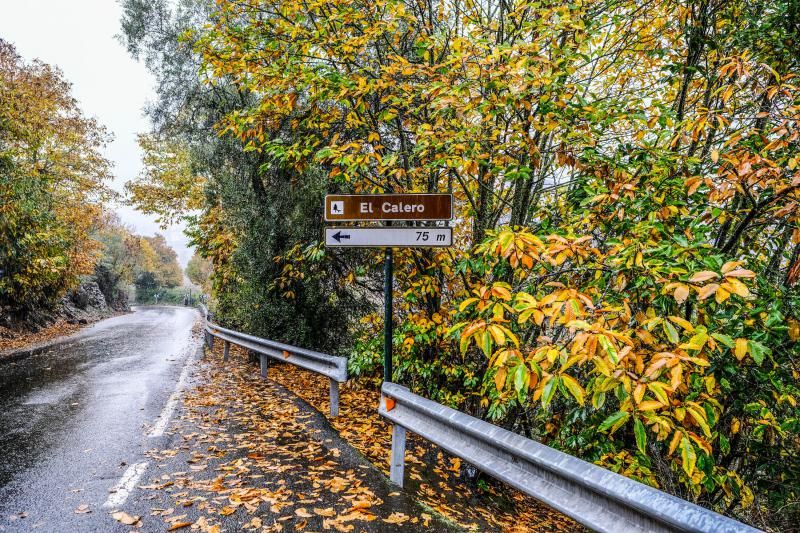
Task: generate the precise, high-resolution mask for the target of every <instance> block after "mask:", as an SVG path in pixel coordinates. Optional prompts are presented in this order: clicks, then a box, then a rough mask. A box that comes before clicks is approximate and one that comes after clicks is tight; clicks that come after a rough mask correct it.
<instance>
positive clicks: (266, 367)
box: [259, 353, 269, 379]
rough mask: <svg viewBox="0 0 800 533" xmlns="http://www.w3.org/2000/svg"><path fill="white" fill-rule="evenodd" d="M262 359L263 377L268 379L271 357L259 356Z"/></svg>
mask: <svg viewBox="0 0 800 533" xmlns="http://www.w3.org/2000/svg"><path fill="white" fill-rule="evenodd" d="M259 355H260V359H261V377H262V378H264V379H267V370H269V357H267V356H266V355H264V354H263V353H262V354H259Z"/></svg>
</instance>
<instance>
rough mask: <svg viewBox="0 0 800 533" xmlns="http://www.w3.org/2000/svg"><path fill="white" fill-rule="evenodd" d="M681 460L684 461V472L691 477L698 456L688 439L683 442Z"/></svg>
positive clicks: (684, 438)
mask: <svg viewBox="0 0 800 533" xmlns="http://www.w3.org/2000/svg"><path fill="white" fill-rule="evenodd" d="M681 459H683V465H682V467H683V471H684V472H686V475H687V476H689V477H691V476H692V472H694V465H695V464H696V463H697V454H696V453H695V451H694V446H692V443H691V442H689V439H688V438H686V437H683V439H682V440H681Z"/></svg>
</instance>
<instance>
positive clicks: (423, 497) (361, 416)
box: [208, 342, 584, 532]
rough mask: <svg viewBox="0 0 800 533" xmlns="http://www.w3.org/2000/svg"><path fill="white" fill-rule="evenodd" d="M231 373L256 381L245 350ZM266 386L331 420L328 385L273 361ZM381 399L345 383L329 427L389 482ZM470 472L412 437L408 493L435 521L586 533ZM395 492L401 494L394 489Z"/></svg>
mask: <svg viewBox="0 0 800 533" xmlns="http://www.w3.org/2000/svg"><path fill="white" fill-rule="evenodd" d="M222 344H223V343H221V342H216V343H215V353H214V355H213V356H211V355H210V354H209V356H208V357H209V358H211V357H213V360H211V361H210V362H212V363H215V364H216V365H222ZM231 354H232V357H231V361H230V363H229V367H230V368H232V369H235V372H236V373H242V374H241V375H242V376H243V377H245V376H246V377H247V379H248V380H249V379H256V380H257V379H258V377H257V376H258V370H257V367H255V366H253V365H252V364H248V362H247V357H246V355H245V352H244V350H242V349H240V348H238V347H236V346H232V347H231ZM269 381H275V382H277V383H279V384H281V385H282V386H283V387H285V388H286V389H287V390H289V391H291V392H292V393H294V394H296V395H297V396H299V397H300V398H302V399H303V400H304V401H305V402H307V403H308V404H310V405H311V406H313V407H314V408H315V409H316V410H317V411H318V412H319V413H328V412H329V411H328V409H329V395H328V380H327V378H325V377H323V376H320V375H318V374H314V373H312V372H308V371H305V370H302V369H299V368H297V367H295V366H292V365H289V364H280V363H276V362H275V363H274V364H273V362H271V366H270V369H269ZM379 397H380V394H379V392H378V391H377V390H374V389H371V388H364V387H361V386H359V384H358V383H357V382H355V381H350V382H348V383H346V384H342V386H341V391H340V404H339V409H340V416H338V417H336V418H334V419H332V420H327V418H326V421H327V423H329V424H330V425H331V426H332V427H333V428H334V429H335V430H336V431H337V432H338V434H339V436H340V437H341V438H342V439H343V440H344V441H345V442H346V443H347V444H348V445H349V446H352V447H353V448H354V449H355V450H357V451H358V452H359V453H360V454H361V455H363V456H364V458H365V459H366V460H367V461H369V463H371V465H373V467H374V468H376V469H378V470H379V471H380V472H382V473H383V475H384V476H386V477H388V474H389V450H390V449H391V427H390V425H389V424H388V423H386V422H385V421H384V420H383V419H382V418H381V417H380V416H379V415H378V412H377V407H378V400H379ZM469 469H472V470H473V471H474V469H473V468H472V467H471V466H470V465H467V464H462V461H461V459H459V458H457V457H452V456H450V455H449V454H447V453H445V452H444V451H443V450H441V449H440V448H438V447H437V446H435V445H433V444H431V443H429V442H427V441H425V440H424V439H422V438H420V437H418V436H416V435H413V434H409V440H408V443H407V450H406V487H405V489H404V490H402V492H403V493H404V494H407V495H409V496H410V497H412V498H413V499H414V500H416V501H418V502H419V503H420V504H422V505H424V506H425V507H426V508H428V509H430V510H432V511H434V512H435V514H438V515H441V516H444V517H446V519H447V520H448V521H449V522H451V523H453V524H458V526H459V527H461V528H463V529H465V530H470V531H514V532H522V531H526V532H527V531H583V530H584V529H583V528H582V527H581V526H580V525H579V524H577V523H575V522H574V521H573V520H571V519H570V518H568V517H566V516H564V515H562V514H560V513H559V512H557V511H554V510H553V509H550V508H549V507H547V506H545V505H543V504H541V503H540V502H538V501H537V500H535V499H534V498H531V497H528V496H526V495H524V494H522V493H520V492H518V491H516V490H514V489H512V488H510V487H508V486H505V485H502V484H499V483H495V482H494V481H493V480H491V479H488V478H487V479H483V480H481V481H478V482H477V483H475V482H468V481H465V479H464V477H463V473H464V472H465V471H467V470H469ZM398 490H399V489H398Z"/></svg>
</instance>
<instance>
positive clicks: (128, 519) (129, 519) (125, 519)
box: [111, 511, 139, 526]
mask: <svg viewBox="0 0 800 533" xmlns="http://www.w3.org/2000/svg"><path fill="white" fill-rule="evenodd" d="M111 516H112V517H113V518H114V520H116V521H117V522H121V523H123V524H125V525H126V526H132V525H134V524H136V523H137V522H138V521H139V517H138V516H131V515H129V514H128V513H125V512H123V511H117V512H115V513H111Z"/></svg>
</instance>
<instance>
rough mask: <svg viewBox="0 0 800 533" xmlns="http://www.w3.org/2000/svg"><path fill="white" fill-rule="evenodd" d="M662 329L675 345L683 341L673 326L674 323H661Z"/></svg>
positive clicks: (666, 321)
mask: <svg viewBox="0 0 800 533" xmlns="http://www.w3.org/2000/svg"><path fill="white" fill-rule="evenodd" d="M661 327H663V328H664V333H666V334H667V338H668V339H669V340H670V342H672V343H673V344H677V343H678V342H680V340H681V336H680V335H678V330H677V329H675V326H673V325H672V322H670V321H668V320H665V321H663V322H662V323H661Z"/></svg>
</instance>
